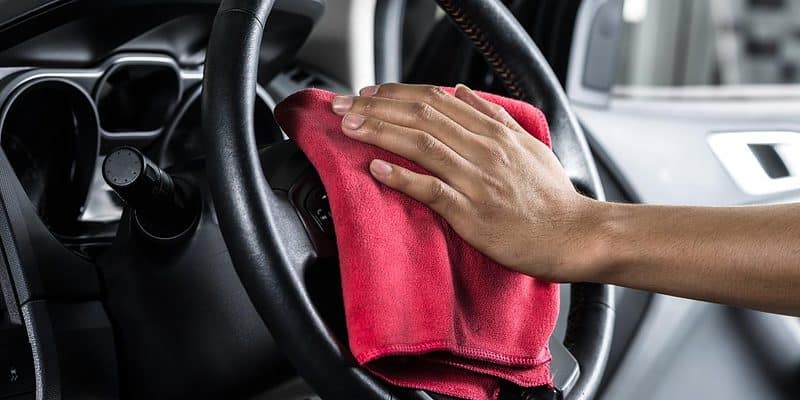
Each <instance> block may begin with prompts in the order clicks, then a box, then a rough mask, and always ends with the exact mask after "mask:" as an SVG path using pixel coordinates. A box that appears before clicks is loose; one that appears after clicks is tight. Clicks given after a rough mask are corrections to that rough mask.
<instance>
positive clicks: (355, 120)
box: [342, 114, 365, 130]
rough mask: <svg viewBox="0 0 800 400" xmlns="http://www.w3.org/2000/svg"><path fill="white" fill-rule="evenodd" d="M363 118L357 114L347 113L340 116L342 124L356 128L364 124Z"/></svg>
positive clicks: (349, 127)
mask: <svg viewBox="0 0 800 400" xmlns="http://www.w3.org/2000/svg"><path fill="white" fill-rule="evenodd" d="M364 120H365V118H364V117H363V116H361V115H358V114H347V115H345V116H344V118H342V126H344V127H345V128H347V129H352V130H356V129H358V128H361V125H364Z"/></svg>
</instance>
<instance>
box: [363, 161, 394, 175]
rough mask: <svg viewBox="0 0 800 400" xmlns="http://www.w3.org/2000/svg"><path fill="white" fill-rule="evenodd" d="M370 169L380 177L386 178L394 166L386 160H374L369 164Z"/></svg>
mask: <svg viewBox="0 0 800 400" xmlns="http://www.w3.org/2000/svg"><path fill="white" fill-rule="evenodd" d="M369 170H370V171H371V172H372V175H375V176H376V177H378V178H386V177H387V176H389V174H391V173H392V166H391V165H389V163H387V162H386V161H381V160H372V162H371V163H370V164H369Z"/></svg>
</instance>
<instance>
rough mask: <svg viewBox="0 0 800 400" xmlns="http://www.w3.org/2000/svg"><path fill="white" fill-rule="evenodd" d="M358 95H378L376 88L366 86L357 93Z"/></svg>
mask: <svg viewBox="0 0 800 400" xmlns="http://www.w3.org/2000/svg"><path fill="white" fill-rule="evenodd" d="M358 94H359V95H361V96H364V97H369V96H375V95H376V94H378V86H367V87H365V88H363V89H361V91H360V92H358Z"/></svg>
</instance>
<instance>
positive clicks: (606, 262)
mask: <svg viewBox="0 0 800 400" xmlns="http://www.w3.org/2000/svg"><path fill="white" fill-rule="evenodd" d="M630 207H631V206H630V205H626V204H621V203H610V202H604V201H596V200H590V203H589V205H588V206H587V207H586V211H585V215H584V217H583V218H582V220H583V221H585V224H584V227H583V229H582V230H581V232H582V235H581V237H580V240H578V241H577V244H578V246H579V248H578V249H577V250H576V251H575V252H574V253H573V256H574V259H573V260H572V262H570V264H572V265H573V271H572V273H571V275H572V276H571V277H570V281H573V282H575V281H579V282H597V283H610V282H609V281H610V275H611V273H612V272H613V271H614V269H615V266H617V265H620V264H621V263H623V262H624V261H623V260H624V259H625V258H626V257H628V253H629V251H628V249H627V244H628V243H631V240H630V238H627V239H626V237H627V236H629V232H630V227H629V226H628V221H629V218H628V217H627V215H628V214H629V211H630V210H629V208H630Z"/></svg>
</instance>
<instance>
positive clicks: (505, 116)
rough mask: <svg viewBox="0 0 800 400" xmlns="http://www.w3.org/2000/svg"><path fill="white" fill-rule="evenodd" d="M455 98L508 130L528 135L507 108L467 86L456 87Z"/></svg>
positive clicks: (459, 85)
mask: <svg viewBox="0 0 800 400" xmlns="http://www.w3.org/2000/svg"><path fill="white" fill-rule="evenodd" d="M455 97H456V98H458V99H460V100H461V101H463V102H464V103H466V104H468V105H470V106H472V107H473V108H474V109H476V110H478V111H480V112H481V113H483V114H484V115H486V116H487V117H489V118H491V119H493V120H495V121H497V122H499V123H501V124H503V125H505V126H507V127H508V128H511V129H513V130H515V131H517V132H520V133H525V134H527V132H525V129H523V128H522V126H520V125H519V123H518V122H517V121H516V120H515V119H514V118H513V117H512V116H511V114H509V113H508V111H506V109H505V108H503V107H501V106H499V105H497V104H494V103H492V102H490V101H488V100H485V99H484V98H482V97H480V96H478V94H477V93H475V92H474V91H472V89H470V88H468V87H467V86H465V85H462V84H458V85H456V91H455Z"/></svg>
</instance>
